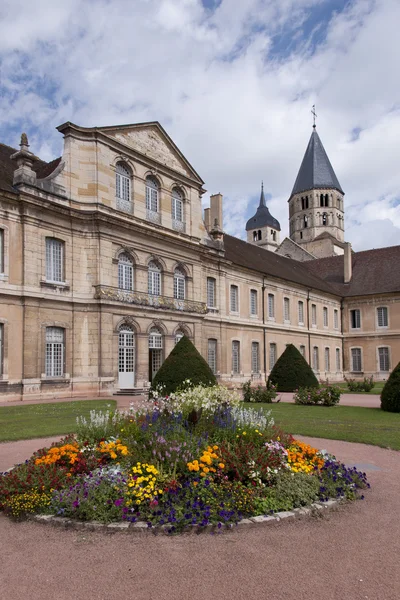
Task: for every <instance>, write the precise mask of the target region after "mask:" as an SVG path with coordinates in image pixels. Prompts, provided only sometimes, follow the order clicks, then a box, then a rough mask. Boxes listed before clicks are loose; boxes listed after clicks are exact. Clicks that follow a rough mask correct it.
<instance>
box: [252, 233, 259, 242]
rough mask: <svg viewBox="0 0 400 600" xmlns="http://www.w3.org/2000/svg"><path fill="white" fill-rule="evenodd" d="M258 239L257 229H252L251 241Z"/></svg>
mask: <svg viewBox="0 0 400 600" xmlns="http://www.w3.org/2000/svg"><path fill="white" fill-rule="evenodd" d="M257 239H258V235H257V231H253V242H256V241H257Z"/></svg>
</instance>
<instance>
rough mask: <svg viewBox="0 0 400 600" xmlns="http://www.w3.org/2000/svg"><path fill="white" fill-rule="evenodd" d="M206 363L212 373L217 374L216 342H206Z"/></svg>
mask: <svg viewBox="0 0 400 600" xmlns="http://www.w3.org/2000/svg"><path fill="white" fill-rule="evenodd" d="M207 361H208V366H209V367H210V369H211V371H212V372H213V373H216V372H217V340H213V339H211V340H208V349H207Z"/></svg>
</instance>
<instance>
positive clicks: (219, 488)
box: [0, 386, 369, 533]
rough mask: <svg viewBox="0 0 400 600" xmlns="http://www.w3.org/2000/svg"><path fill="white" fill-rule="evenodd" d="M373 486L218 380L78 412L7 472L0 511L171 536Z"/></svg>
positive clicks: (1, 488)
mask: <svg viewBox="0 0 400 600" xmlns="http://www.w3.org/2000/svg"><path fill="white" fill-rule="evenodd" d="M366 487H369V484H368V483H367V481H366V476H365V474H364V473H360V472H358V471H357V470H356V469H355V468H352V469H349V468H347V467H346V466H345V465H343V464H341V463H340V462H338V461H336V460H335V458H334V457H333V456H330V455H328V454H327V453H325V452H321V451H318V450H317V449H315V448H312V447H311V446H309V445H307V444H304V443H303V442H300V441H298V440H295V439H294V438H293V437H292V436H291V435H289V434H287V433H284V432H283V431H280V430H279V429H278V428H277V427H276V426H275V425H274V422H273V419H272V418H271V414H270V412H264V411H262V410H257V409H253V408H250V409H247V408H244V407H243V406H241V402H240V399H239V396H238V395H237V394H236V393H235V392H230V391H228V390H226V389H225V388H222V387H220V386H214V387H212V388H204V387H196V388H192V389H188V390H186V391H183V392H180V393H176V394H174V395H173V396H171V397H170V398H162V397H156V398H155V399H153V400H152V401H149V402H146V403H144V404H143V405H142V406H140V407H139V408H138V407H136V409H135V410H133V409H132V410H131V411H130V412H129V413H126V414H120V413H115V414H113V415H111V414H109V413H95V412H94V411H93V412H92V413H91V417H90V419H89V420H86V419H84V418H80V419H78V423H77V433H76V435H74V436H68V437H67V438H65V439H63V440H62V441H60V442H59V443H57V444H53V445H52V447H50V448H44V449H41V450H38V451H37V452H35V453H34V454H33V456H32V457H31V458H30V459H29V460H27V461H26V462H25V463H24V464H21V465H18V466H17V467H15V468H14V469H12V470H11V471H10V472H8V473H4V474H2V475H1V477H0V509H1V510H3V511H4V512H5V513H6V514H8V515H10V516H12V517H14V518H22V517H24V516H26V515H30V514H41V515H46V514H47V515H48V514H52V515H57V516H62V517H68V518H70V519H76V520H80V521H93V520H94V521H96V522H101V523H112V522H128V523H129V522H130V523H137V522H145V523H147V526H148V527H149V528H151V527H157V526H164V528H166V529H167V530H168V532H170V533H173V532H175V531H181V530H183V529H185V528H186V527H188V526H190V527H192V526H197V527H199V528H202V527H205V526H207V525H210V524H215V525H217V526H218V527H221V526H222V525H227V524H234V523H238V522H239V521H240V520H242V519H245V518H248V517H255V516H257V515H271V514H274V513H276V512H278V511H290V510H292V509H295V508H300V507H303V506H308V505H311V504H313V503H314V502H316V501H327V500H328V499H330V498H346V499H350V500H353V499H356V498H357V497H363V496H362V494H361V490H362V489H364V488H366Z"/></svg>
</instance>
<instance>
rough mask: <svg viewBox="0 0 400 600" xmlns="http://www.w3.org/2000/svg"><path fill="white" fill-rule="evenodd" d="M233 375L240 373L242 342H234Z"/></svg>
mask: <svg viewBox="0 0 400 600" xmlns="http://www.w3.org/2000/svg"><path fill="white" fill-rule="evenodd" d="M232 373H240V342H237V341H234V342H232Z"/></svg>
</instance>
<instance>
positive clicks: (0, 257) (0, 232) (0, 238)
mask: <svg viewBox="0 0 400 600" xmlns="http://www.w3.org/2000/svg"><path fill="white" fill-rule="evenodd" d="M0 273H4V229H0Z"/></svg>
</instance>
